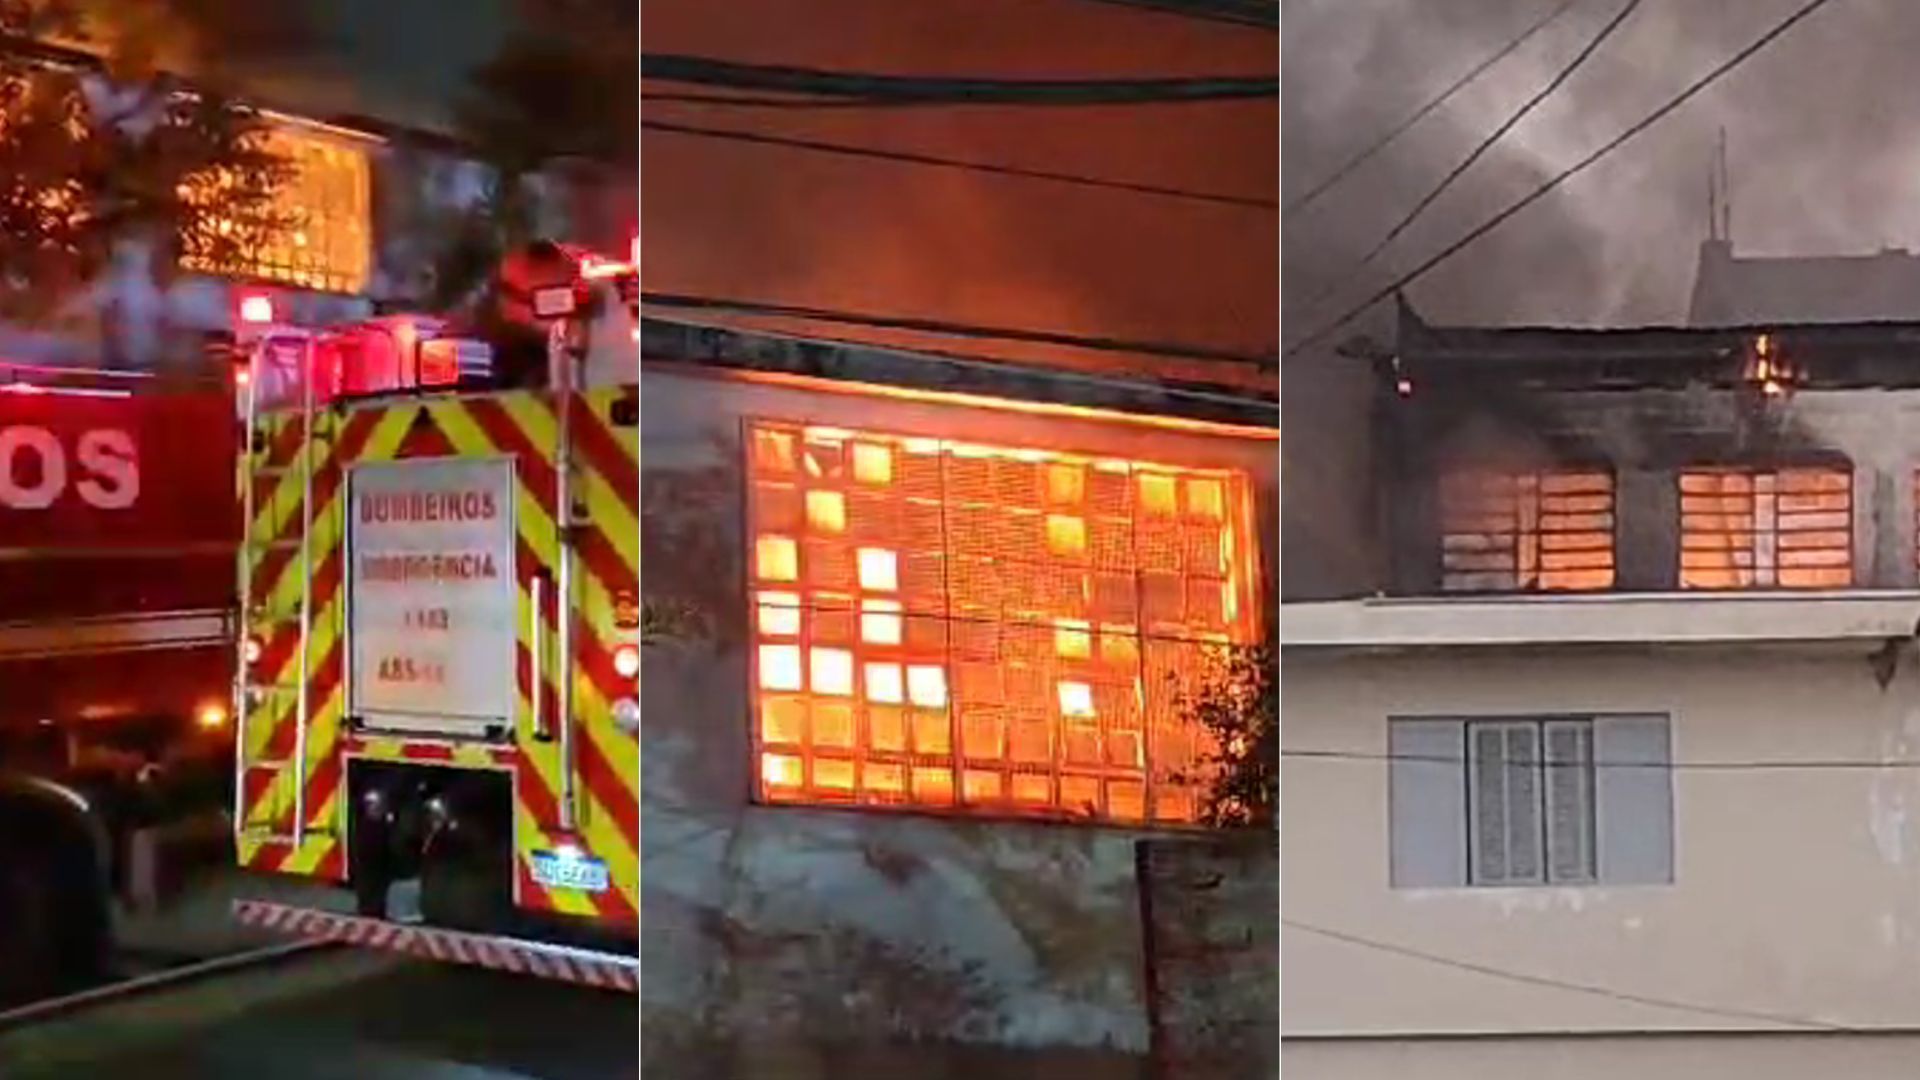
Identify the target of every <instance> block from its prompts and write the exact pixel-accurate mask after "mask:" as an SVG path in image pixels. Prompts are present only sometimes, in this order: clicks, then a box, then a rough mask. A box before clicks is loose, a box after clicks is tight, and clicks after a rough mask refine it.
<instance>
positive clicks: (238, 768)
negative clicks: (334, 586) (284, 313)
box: [233, 337, 334, 850]
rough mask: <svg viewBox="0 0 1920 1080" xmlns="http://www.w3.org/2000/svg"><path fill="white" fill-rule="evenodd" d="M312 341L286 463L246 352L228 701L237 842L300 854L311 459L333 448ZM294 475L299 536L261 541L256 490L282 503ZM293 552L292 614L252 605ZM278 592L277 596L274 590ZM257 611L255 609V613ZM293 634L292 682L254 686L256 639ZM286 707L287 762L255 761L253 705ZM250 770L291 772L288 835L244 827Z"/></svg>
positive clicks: (256, 352) (265, 603) (307, 705)
mask: <svg viewBox="0 0 1920 1080" xmlns="http://www.w3.org/2000/svg"><path fill="white" fill-rule="evenodd" d="M313 353H314V350H313V340H312V338H311V337H309V338H307V339H306V340H305V342H304V343H303V345H302V348H301V350H300V365H299V393H300V410H299V413H298V417H299V420H298V422H299V432H300V438H299V444H298V446H297V447H296V448H295V449H294V451H293V453H292V454H291V455H290V456H289V457H287V458H286V459H285V460H284V461H276V460H275V459H274V455H273V453H272V447H273V438H272V432H271V431H270V430H269V427H268V425H267V423H266V419H267V417H268V416H270V415H273V414H272V413H270V412H268V411H266V410H263V409H262V408H261V404H262V403H261V400H260V398H261V394H260V377H261V375H262V372H261V371H260V370H259V368H260V363H259V358H260V348H259V347H257V346H256V347H255V348H254V349H252V350H250V351H249V353H248V355H247V357H246V363H245V367H243V368H241V369H240V370H242V371H244V372H245V373H246V377H245V385H246V395H245V408H244V419H243V421H242V430H241V436H242V438H241V444H240V445H241V452H240V454H239V455H238V458H239V463H240V464H239V469H240V476H239V478H238V479H239V481H240V506H241V525H240V529H241V532H240V555H239V557H240V566H239V568H238V570H239V579H240V589H239V592H240V595H239V601H240V626H241V628H242V632H241V633H240V634H239V635H237V637H238V648H239V651H240V655H239V657H238V661H239V662H238V663H237V664H236V665H235V671H236V672H237V674H236V677H235V684H236V685H235V693H234V708H233V716H234V745H235V749H236V753H235V754H234V783H233V815H234V818H233V821H234V828H235V831H236V834H242V833H248V832H251V833H253V834H254V835H255V836H256V837H258V838H259V839H261V840H263V841H265V842H268V843H277V844H286V845H288V846H289V847H290V848H292V849H294V850H298V849H299V848H300V847H301V846H302V845H304V844H305V843H306V838H307V834H308V833H309V832H311V831H320V832H325V831H327V830H326V829H320V830H314V829H312V827H311V826H310V825H309V823H308V821H307V805H306V787H307V732H308V726H309V724H310V722H311V720H312V717H311V716H310V715H309V712H310V709H311V708H312V700H311V698H312V695H311V694H310V693H308V691H307V685H308V676H309V674H310V672H309V670H308V667H309V662H310V659H311V652H312V645H313V570H314V551H313V523H314V522H313V519H314V506H313V493H314V478H315V469H314V459H315V457H316V455H318V454H320V453H322V452H323V451H324V450H325V449H326V448H327V447H329V446H330V445H331V443H332V440H333V435H334V433H333V432H332V431H324V432H323V431H319V430H316V427H317V424H316V421H318V420H320V419H322V418H323V417H325V416H327V415H329V414H327V413H326V412H324V411H323V410H321V408H320V407H319V403H318V401H317V400H316V399H315V390H314V371H313V359H314V356H313ZM293 475H297V476H298V477H299V485H300V510H299V513H300V528H299V534H298V535H297V536H296V537H285V536H277V537H276V536H275V533H276V530H273V529H268V530H267V535H268V537H269V538H268V539H262V538H261V537H260V536H259V535H258V530H257V529H256V527H255V526H256V521H255V519H256V517H257V515H258V514H259V512H260V509H261V507H260V505H259V501H260V500H259V494H258V489H259V487H260V484H261V482H262V481H265V482H267V483H268V484H269V485H271V487H270V490H269V494H268V499H269V500H270V501H271V500H277V499H279V498H280V491H281V481H283V480H284V479H285V478H286V477H288V476H293ZM282 551H287V552H292V553H293V555H292V558H293V560H294V566H293V569H294V570H295V577H296V580H297V581H298V582H299V600H298V603H297V604H296V605H294V606H293V608H292V610H290V611H289V610H283V609H280V608H275V607H273V606H272V605H273V593H272V592H270V593H269V594H268V595H267V596H266V597H263V598H256V597H255V596H254V595H253V589H254V569H255V568H256V567H257V566H259V565H260V564H261V563H262V562H263V561H264V560H266V559H267V558H268V557H269V556H270V555H272V554H273V553H275V552H282ZM275 591H277V590H275ZM256 604H258V605H260V608H259V610H256ZM288 630H291V631H292V632H293V633H294V634H295V645H294V649H295V650H296V651H295V653H294V658H295V662H294V664H293V665H292V670H293V681H291V682H286V681H279V682H257V681H255V679H254V673H255V671H256V669H257V668H258V666H259V660H260V653H261V652H263V651H264V649H265V643H264V641H263V640H262V639H259V638H256V637H255V636H254V634H255V633H256V632H257V633H262V634H266V635H271V636H272V637H274V638H277V637H279V636H280V635H281V634H282V633H285V632H287V631H288ZM289 699H291V701H292V703H293V718H294V744H293V752H292V756H290V757H283V758H273V759H267V760H254V759H252V758H251V757H250V752H249V722H250V721H251V720H252V718H253V713H254V711H255V706H256V704H259V705H263V706H264V705H265V704H266V703H268V702H284V701H287V700H289ZM256 769H265V770H267V771H268V774H269V782H271V781H272V780H275V779H278V778H279V777H280V776H282V775H284V774H285V773H286V771H287V770H288V769H292V770H293V785H292V787H293V791H292V799H293V807H292V821H291V823H290V828H289V831H287V832H284V833H281V832H275V831H274V828H275V826H274V824H273V823H267V824H264V825H253V826H250V825H248V823H247V820H246V812H247V798H246V786H247V776H248V774H249V773H250V772H252V771H253V770H256Z"/></svg>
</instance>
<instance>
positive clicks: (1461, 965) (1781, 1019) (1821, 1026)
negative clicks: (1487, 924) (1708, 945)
mask: <svg viewBox="0 0 1920 1080" xmlns="http://www.w3.org/2000/svg"><path fill="white" fill-rule="evenodd" d="M1280 922H1281V924H1282V925H1284V926H1289V927H1292V928H1293V929H1295V930H1299V931H1302V932H1305V933H1308V934H1314V935H1316V936H1319V937H1323V938H1327V939H1329V940H1332V941H1338V942H1342V943H1344V944H1347V945H1353V946H1357V947H1359V948H1362V949H1371V950H1373V951H1375V952H1383V953H1388V954H1391V955H1393V956H1401V957H1405V958H1407V959H1410V960H1419V961H1422V962H1424V963H1428V964H1435V965H1438V966H1440V967H1449V968H1457V969H1459V970H1461V971H1471V972H1473V973H1474V974H1476V975H1486V976H1489V977H1491V978H1495V979H1504V980H1506V981H1508V982H1517V983H1525V984H1527V985H1529V986H1542V987H1547V988H1548V989H1553V990H1570V991H1573V992H1574V993H1579V994H1591V995H1593V996H1595V997H1603V998H1609V999H1611V1000H1614V1001H1624V1002H1628V1003H1630V1004H1634V1005H1651V1006H1653V1007H1655V1008H1660V1009H1673V1010H1676V1011H1679V1012H1689V1013H1696V1014H1698V1015H1701V1016H1718V1017H1721V1018H1723V1019H1729V1020H1749V1021H1753V1020H1758V1021H1763V1022H1765V1023H1769V1024H1784V1025H1786V1026H1788V1027H1799V1028H1814V1029H1818V1030H1821V1031H1847V1032H1858V1031H1863V1030H1868V1029H1863V1028H1857V1027H1852V1026H1849V1025H1846V1024H1831V1023H1828V1022H1827V1021H1825V1020H1815V1019H1813V1018H1811V1017H1805V1016H1789V1015H1787V1014H1785V1013H1771V1012H1761V1011H1759V1010H1757V1009H1741V1008H1735V1007H1730V1006H1724V1005H1703V1004H1700V1003H1698V1002H1692V1001H1683V1000H1680V999H1679V998H1669V997H1655V996H1654V995H1652V994H1638V993H1633V992H1631V991H1626V990H1616V989H1613V988H1612V987H1608V986H1601V985H1599V984H1597V983H1584V982H1573V981H1571V980H1567V979H1556V978H1552V977H1550V976H1546V975H1533V974H1530V973H1528V972H1524V971H1514V970H1512V969H1511V968H1503V967H1495V966H1493V965H1491V964H1481V963H1476V962H1474V961H1471V960H1457V959H1455V958H1453V957H1450V956H1441V955H1440V954H1438V953H1430V952H1425V951H1423V950H1421V949H1415V948H1411V947H1409V946H1406V945H1396V944H1393V943H1392V942H1388V941H1380V940H1378V939H1375V938H1370V937H1363V936H1362V935H1359V934H1350V933H1347V932H1346V931H1343V930H1333V929H1329V928H1327V927H1324V926H1316V925H1314V924H1313V923H1309V922H1302V921H1300V920H1299V919H1289V918H1284V917H1283V918H1282V919H1281V920H1280Z"/></svg>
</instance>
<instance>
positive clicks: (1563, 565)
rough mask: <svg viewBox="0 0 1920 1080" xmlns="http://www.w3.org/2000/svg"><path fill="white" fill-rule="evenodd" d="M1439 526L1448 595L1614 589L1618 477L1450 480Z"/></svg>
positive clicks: (1581, 473)
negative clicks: (1614, 522) (1614, 489)
mask: <svg viewBox="0 0 1920 1080" xmlns="http://www.w3.org/2000/svg"><path fill="white" fill-rule="evenodd" d="M1440 521H1441V534H1442V535H1441V587H1442V588H1443V589H1444V590H1445V591H1447V592H1526V591H1536V590H1538V591H1570V590H1588V589H1606V588H1611V587H1612V585H1613V476H1612V475H1611V474H1609V473H1607V472H1603V471H1599V470H1592V469H1583V470H1555V471H1549V472H1524V473H1510V472H1487V471H1461V472H1455V473H1450V474H1448V475H1447V476H1446V477H1444V478H1443V479H1442V481H1441V484H1440Z"/></svg>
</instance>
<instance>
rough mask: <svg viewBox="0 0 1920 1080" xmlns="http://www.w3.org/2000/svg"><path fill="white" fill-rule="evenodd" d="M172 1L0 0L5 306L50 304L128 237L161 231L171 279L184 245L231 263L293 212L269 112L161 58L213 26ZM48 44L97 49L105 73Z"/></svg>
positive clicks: (204, 7)
mask: <svg viewBox="0 0 1920 1080" xmlns="http://www.w3.org/2000/svg"><path fill="white" fill-rule="evenodd" d="M162 7H164V5H157V4H155V5H145V4H107V3H104V0H98V2H87V0H0V317H6V318H12V319H19V320H33V319H37V318H44V317H47V316H50V315H52V314H53V313H54V312H55V309H56V308H57V307H58V305H59V304H60V302H61V301H62V300H64V299H65V298H67V297H68V296H70V295H72V294H73V293H74V292H75V291H76V290H78V289H79V288H81V287H82V286H83V285H85V284H86V283H87V282H89V281H91V280H93V279H95V278H96V277H97V276H98V275H99V274H100V273H101V272H102V271H103V270H104V269H105V268H106V267H107V265H108V264H109V262H110V261H111V259H112V258H113V257H114V253H115V251H116V249H117V248H118V246H119V245H120V244H121V243H122V242H123V241H128V240H146V241H150V242H152V243H153V248H152V257H153V259H154V266H155V270H156V272H157V274H158V275H159V276H162V277H164V276H165V275H166V274H167V273H169V272H170V271H171V270H172V268H173V267H174V266H175V265H177V263H178V261H179V258H180V257H181V256H182V255H191V256H194V257H196V258H199V259H202V260H206V261H209V262H213V263H221V262H227V261H232V260H233V259H234V257H235V256H237V255H239V254H240V253H241V252H242V251H243V250H245V248H247V247H248V246H250V245H251V244H252V243H254V242H255V241H256V240H257V239H258V237H259V236H260V235H261V234H262V233H263V232H265V231H267V230H271V229H276V228H280V227H282V226H283V225H284V224H285V222H284V220H283V219H282V218H281V217H280V216H279V215H278V214H277V212H276V210H275V208H274V204H273V197H274V194H275V192H276V190H277V189H278V187H279V185H280V184H281V183H283V182H284V181H285V179H286V173H287V166H286V163H285V162H283V161H282V160H281V159H279V158H278V157H276V156H275V155H274V154H272V153H271V152H269V151H268V150H267V149H266V147H265V144H264V142H263V139H262V136H263V135H264V133H265V130H266V128H265V124H264V121H263V120H262V119H261V118H260V117H259V115H258V114H257V113H255V112H254V111H253V110H251V109H249V108H247V107H245V106H243V105H240V104H238V103H237V102H236V101H234V100H233V99H231V98H230V97H228V96H227V95H225V94H224V93H222V92H221V91H220V90H219V88H218V87H217V85H213V84H208V85H197V86H195V87H194V88H193V89H192V90H191V91H189V90H188V89H187V88H186V87H185V86H184V85H183V84H182V83H181V82H180V81H179V80H178V79H176V78H174V77H172V76H169V75H166V74H163V73H161V72H160V71H158V69H156V68H154V67H153V66H152V64H153V62H154V60H155V59H156V57H157V56H159V55H160V54H161V53H163V52H167V51H174V50H177V49H178V48H180V44H179V42H180V41H181V40H184V39H185V38H186V37H188V36H194V35H198V36H194V40H198V41H202V42H203V43H204V42H211V41H214V40H217V35H218V28H217V27H215V26H213V25H212V24H190V23H189V24H183V23H180V22H178V21H175V22H167V21H166V20H163V19H161V18H159V17H158V15H157V10H158V9H159V8H162ZM185 8H186V9H188V10H199V11H210V10H211V11H217V10H219V8H220V5H218V4H215V3H213V2H212V0H206V2H205V3H197V4H189V5H185ZM246 25H248V26H252V25H254V24H252V23H247V24H246ZM163 31H164V33H165V34H170V35H174V36H173V37H164V36H163ZM48 43H54V44H58V45H60V46H63V47H71V46H74V45H79V46H82V47H89V46H90V47H91V48H90V51H92V52H94V53H95V54H96V55H99V56H101V57H102V58H103V59H104V61H105V70H106V72H108V73H110V75H111V81H109V79H108V78H105V77H103V76H102V74H101V73H100V72H98V71H94V70H89V69H88V68H86V67H84V66H82V65H80V64H77V63H75V62H72V60H71V59H68V60H65V61H54V62H50V61H49V57H52V56H54V55H55V54H54V53H52V52H50V51H49V50H47V49H46V48H43V46H45V45H46V44H48ZM209 47H210V46H209Z"/></svg>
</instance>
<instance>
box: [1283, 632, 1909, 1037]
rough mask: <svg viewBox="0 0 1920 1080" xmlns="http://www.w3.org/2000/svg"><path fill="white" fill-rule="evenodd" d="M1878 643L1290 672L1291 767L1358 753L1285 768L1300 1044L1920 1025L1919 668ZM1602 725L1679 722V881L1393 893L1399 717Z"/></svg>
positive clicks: (1310, 665) (1287, 907) (1369, 664)
mask: <svg viewBox="0 0 1920 1080" xmlns="http://www.w3.org/2000/svg"><path fill="white" fill-rule="evenodd" d="M1870 648H1871V645H1870V644H1869V643H1861V644H1857V645H1853V646H1847V647H1839V646H1835V647H1833V651H1829V652H1825V653H1806V652H1789V651H1777V652H1768V651H1765V650H1764V649H1762V648H1751V647H1750V648H1748V649H1747V650H1745V651H1743V652H1740V653H1730V652H1715V651H1669V652H1660V653H1656V652H1652V651H1642V652H1641V653H1639V654H1638V655H1635V654H1632V653H1627V652H1621V653H1612V654H1607V653H1599V652H1593V651H1562V652H1557V653H1532V654H1527V653H1515V652H1511V651H1509V652H1506V653H1504V654H1491V653H1477V652H1472V651H1469V650H1449V651H1445V652H1438V651H1435V652H1428V653H1425V654H1418V655H1416V654H1404V655H1398V656H1391V655H1380V656H1361V655H1353V654H1349V655H1346V656H1333V655H1326V654H1322V655H1313V654H1304V655H1303V654H1299V653H1293V654H1290V655H1288V656H1287V657H1286V658H1285V659H1284V660H1283V665H1282V667H1283V680H1284V681H1283V683H1282V685H1283V686H1284V687H1285V697H1284V701H1285V708H1286V712H1285V716H1284V720H1285V728H1284V730H1285V747H1286V750H1287V751H1289V752H1297V751H1338V752H1344V753H1347V754H1350V755H1352V756H1351V757H1347V758H1333V759H1329V758H1311V757H1300V756H1290V757H1288V758H1286V759H1285V761H1284V767H1283V771H1282V803H1283V805H1282V819H1281V820H1282V822H1283V839H1282V847H1283V850H1284V851H1285V852H1286V858H1287V865H1286V873H1285V877H1284V891H1283V895H1282V910H1283V912H1284V913H1285V916H1286V918H1287V919H1288V920H1289V924H1290V925H1289V926H1288V927H1287V928H1286V929H1285V930H1284V932H1283V934H1282V965H1283V970H1284V971H1285V972H1286V978H1285V979H1284V985H1283V997H1282V1016H1283V1024H1284V1028H1285V1030H1286V1031H1287V1032H1288V1033H1291V1034H1299V1035H1335V1034H1407V1033H1458V1032H1567V1031H1619V1030H1625V1031H1641V1030H1697V1029H1702V1028H1706V1029H1722V1028H1735V1029H1737V1028H1753V1027H1760V1028H1767V1027H1792V1026H1794V1024H1795V1023H1796V1022H1797V1021H1796V1020H1795V1019H1794V1018H1803V1019H1805V1020H1807V1021H1808V1022H1814V1021H1818V1022H1826V1023H1838V1024H1845V1025H1886V1024H1895V1025H1899V1024H1916V1025H1920V902H1916V898H1920V830H1916V828H1915V824H1916V816H1915V810H1916V809H1920V769H1915V768H1912V767H1911V764H1910V763H1911V762H1913V761H1914V760H1915V759H1916V758H1920V675H1917V674H1916V665H1915V657H1914V655H1913V652H1912V649H1911V647H1909V648H1908V649H1907V651H1906V655H1905V656H1904V658H1903V664H1902V667H1901V670H1900V672H1899V674H1898V675H1897V676H1896V677H1895V679H1894V680H1893V681H1892V682H1891V683H1890V684H1889V685H1888V687H1887V688H1886V689H1885V690H1882V689H1881V688H1880V686H1879V685H1878V683H1877V682H1876V680H1875V678H1874V676H1873V672H1872V669H1871V667H1870V665H1869V663H1868V661H1867V660H1866V658H1865V657H1866V653H1867V652H1868V651H1869V650H1870ZM1583 712H1666V713H1669V714H1670V715H1671V725H1672V726H1671V738H1672V756H1673V760H1674V761H1675V762H1678V763H1683V764H1682V767H1681V768H1679V769H1676V770H1675V771H1674V772H1673V774H1672V779H1673V798H1674V802H1673V816H1674V823H1675V824H1674V856H1675V866H1674V882H1673V883H1672V884H1670V885H1649V886H1638V887H1630V888H1628V887H1567V888H1457V889H1396V888H1392V887H1389V884H1388V832H1387V829H1388V826H1387V820H1388V818H1387V815H1388V767H1387V763H1386V762H1385V761H1383V760H1381V759H1380V757H1379V756H1380V755H1383V754H1385V753H1386V751H1387V718H1388V717H1389V716H1403V715H1422V714H1426V715H1451V716H1474V715H1500V714H1518V715H1536V716H1537V715H1542V714H1554V713H1575V714H1578V713H1583ZM1687 762H1721V763H1752V762H1777V763H1795V762H1828V763H1831V762H1857V763H1875V762H1906V763H1909V764H1907V765H1906V766H1904V767H1902V766H1893V767H1887V768H1835V767H1817V768H1776V769H1755V768H1716V769H1688V768H1686V767H1684V763H1687ZM1296 921H1297V922H1299V923H1304V924H1307V925H1308V926H1311V927H1314V928H1317V930H1319V931H1330V932H1331V933H1333V934H1337V935H1342V936H1344V937H1346V938H1347V939H1348V940H1339V939H1337V938H1335V937H1331V936H1328V935H1327V934H1326V933H1321V932H1315V931H1314V930H1308V929H1302V928H1299V927H1296V926H1293V925H1291V924H1292V923H1293V922H1296ZM1353 939H1359V940H1357V941H1356V940H1353ZM1412 953H1419V954H1425V955H1424V956H1416V955H1411V954H1412ZM1463 965H1464V966H1463ZM1474 965H1480V966H1490V967H1494V968H1498V969H1501V970H1502V971H1504V972H1508V973H1509V975H1510V976H1512V977H1501V976H1499V975H1495V974H1489V973H1486V972H1484V971H1475V970H1470V969H1469V968H1470V967H1471V966H1474ZM1539 980H1546V982H1542V981H1539ZM1549 983H1559V984H1578V985H1579V986H1584V987H1586V989H1578V988H1575V987H1573V986H1557V985H1549Z"/></svg>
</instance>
